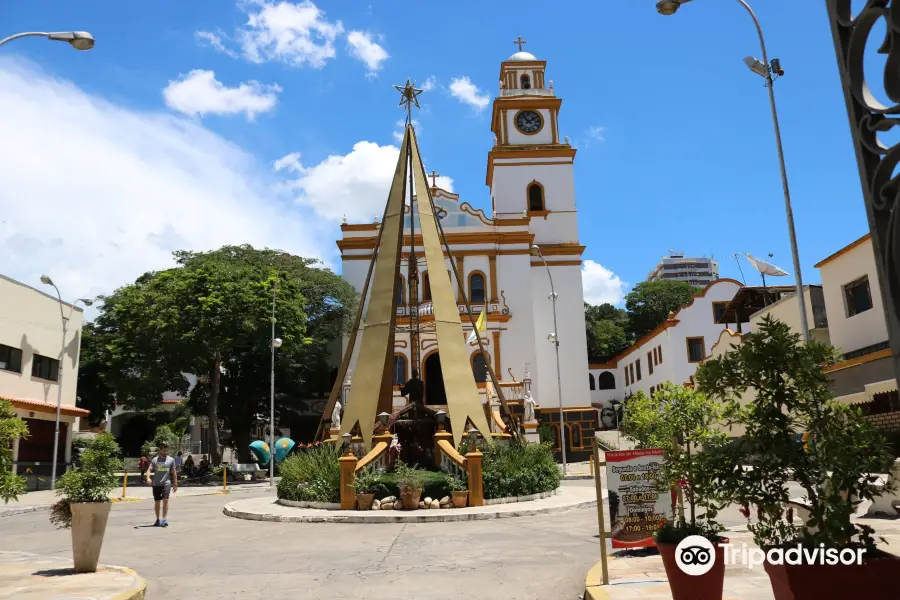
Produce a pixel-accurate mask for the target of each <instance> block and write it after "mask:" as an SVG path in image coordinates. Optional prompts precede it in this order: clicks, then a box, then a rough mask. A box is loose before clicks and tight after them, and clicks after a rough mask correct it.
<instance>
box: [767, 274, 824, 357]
mask: <svg viewBox="0 0 900 600" xmlns="http://www.w3.org/2000/svg"><path fill="white" fill-rule="evenodd" d="M796 295H797V294H790V295H785V296H782V297H781V298H780V299H779V300H778V301H777V302H774V303H772V304H770V305H769V306H767V307H765V308H764V309H762V310H760V311H758V312H756V313H754V314H753V315H751V316H750V331H756V330H757V329H758V328H759V324H760V322H762V320H763V317H765V316H766V315H769V316H771V317H772V318H774V319H778V320H779V321H781V322H782V323H785V324H786V325H787V326H788V327H790V328H791V331H793V332H794V333H798V334H801V335H802V330H801V328H800V305H799V304H798V302H797V298H795V296H796ZM803 297H804V300H805V301H806V322H807V324H808V326H809V328H810V336H811V337H812V338H813V339H814V340H816V341H818V342H821V343H823V344H829V343H831V342H830V336H829V332H828V329H825V328H819V329H817V328H816V327H815V323H816V321H815V319H814V318H813V300H812V294H811V292H810V287H809V286H804V288H803ZM826 312H827V309H826ZM829 316H830V315H829Z"/></svg>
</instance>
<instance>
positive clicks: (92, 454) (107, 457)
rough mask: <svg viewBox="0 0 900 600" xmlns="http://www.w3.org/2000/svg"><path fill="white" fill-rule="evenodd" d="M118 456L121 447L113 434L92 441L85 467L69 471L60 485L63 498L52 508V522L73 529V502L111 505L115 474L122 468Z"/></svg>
mask: <svg viewBox="0 0 900 600" xmlns="http://www.w3.org/2000/svg"><path fill="white" fill-rule="evenodd" d="M118 455H119V444H118V443H116V439H115V438H114V437H113V436H112V434H110V433H101V434H99V435H98V436H97V437H95V438H94V439H92V440H91V441H90V442H88V444H87V445H86V446H85V448H84V451H83V452H82V453H81V466H80V467H76V468H74V469H72V470H70V471H67V472H66V473H64V474H63V476H62V477H60V478H59V482H57V485H56V488H57V489H56V495H57V496H60V497H61V499H60V500H59V501H58V502H57V503H56V504H54V505H53V508H52V509H51V512H50V522H51V523H53V524H54V525H56V526H57V527H61V528H67V527H70V526H71V525H72V511H71V508H70V505H71V504H72V503H73V502H75V503H78V502H109V493H110V492H111V491H113V489H115V488H116V485H117V483H118V481H117V479H116V475H115V472H116V471H117V470H118V469H121V468H122V461H121V460H120V459H119V458H118Z"/></svg>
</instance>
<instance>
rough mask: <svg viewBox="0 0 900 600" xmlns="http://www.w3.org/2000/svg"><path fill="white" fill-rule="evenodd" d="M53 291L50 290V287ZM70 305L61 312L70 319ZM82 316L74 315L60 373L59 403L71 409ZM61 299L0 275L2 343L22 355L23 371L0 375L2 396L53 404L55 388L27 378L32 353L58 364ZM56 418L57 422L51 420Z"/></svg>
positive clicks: (1, 371)
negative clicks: (16, 349) (17, 350)
mask: <svg viewBox="0 0 900 600" xmlns="http://www.w3.org/2000/svg"><path fill="white" fill-rule="evenodd" d="M50 289H52V288H50ZM69 309H70V306H69V305H64V306H63V313H64V314H65V315H68V314H69ZM81 326H82V311H81V308H80V307H77V308H75V310H73V311H72V316H71V319H70V321H69V324H68V334H67V336H66V346H65V354H64V358H63V361H62V364H61V365H60V369H61V371H62V386H63V393H62V404H63V405H67V406H75V390H76V386H77V383H78V351H79V348H80V343H81ZM62 343H63V342H62V322H61V319H60V314H59V300H57V299H56V298H54V297H51V296H49V295H47V294H45V293H43V292H41V291H38V290H37V289H34V288H31V287H29V286H27V285H24V284H22V283H19V282H17V281H14V280H11V279H8V278H6V277H3V276H0V344H3V345H6V346H12V347H13V348H19V349H20V350H22V372H21V373H14V372H12V371H7V370H0V396H6V397H9V398H15V399H21V400H38V401H40V402H49V403H52V404H56V399H57V394H58V393H59V392H58V390H59V388H58V387H57V386H58V384H57V383H56V382H55V381H48V380H45V379H40V378H37V377H32V376H31V365H32V361H33V359H34V355H35V354H41V355H43V356H47V357H50V358H53V359H59V354H60V348H61V347H62ZM54 418H55V417H54Z"/></svg>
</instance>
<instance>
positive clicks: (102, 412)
mask: <svg viewBox="0 0 900 600" xmlns="http://www.w3.org/2000/svg"><path fill="white" fill-rule="evenodd" d="M107 364H108V360H107V352H106V349H105V348H104V346H103V337H102V336H101V335H100V333H99V332H98V331H97V328H96V327H95V325H94V323H85V324H84V327H82V329H81V350H80V352H79V355H78V392H77V395H76V399H75V400H76V402H75V404H76V405H77V406H78V407H79V408H83V409H85V410H89V411H91V414H90V415H89V416H88V423H89V424H90V425H91V427H96V426H97V425H99V424H100V423H101V422H102V421H103V420H104V419H105V418H106V412H107V411H113V410H115V408H116V396H115V393H114V392H113V389H112V388H111V387H110V386H109V384H108V383H107V382H106V379H105V378H104V372H105V371H106V366H107Z"/></svg>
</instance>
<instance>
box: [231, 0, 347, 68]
mask: <svg viewBox="0 0 900 600" xmlns="http://www.w3.org/2000/svg"><path fill="white" fill-rule="evenodd" d="M244 6H245V8H246V9H247V16H248V19H247V23H246V25H244V26H243V27H242V28H241V29H240V30H239V31H238V39H239V41H240V45H241V49H242V51H243V54H244V57H245V58H247V59H248V60H250V61H252V62H256V63H261V62H265V61H268V60H279V61H282V62H285V63H288V64H292V65H295V66H304V65H309V66H311V67H316V68H321V67H323V66H325V63H326V61H327V60H328V59H331V58H334V57H335V50H334V41H335V39H336V38H337V37H338V36H339V35H340V34H342V33H343V31H344V27H343V25H342V24H341V22H340V21H333V22H331V21H328V20H326V19H325V13H324V12H323V11H322V10H320V9H319V8H318V7H317V6H316V5H315V4H313V3H312V2H310V1H308V0H307V1H304V2H286V1H281V2H266V1H265V0H253V1H252V2H247V3H246V4H245V5H244Z"/></svg>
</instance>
